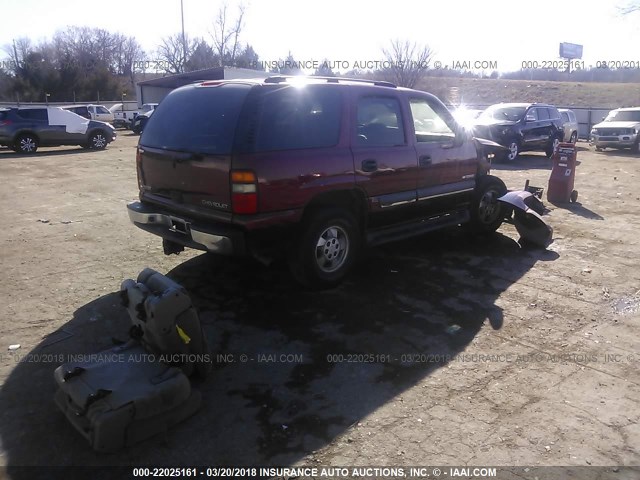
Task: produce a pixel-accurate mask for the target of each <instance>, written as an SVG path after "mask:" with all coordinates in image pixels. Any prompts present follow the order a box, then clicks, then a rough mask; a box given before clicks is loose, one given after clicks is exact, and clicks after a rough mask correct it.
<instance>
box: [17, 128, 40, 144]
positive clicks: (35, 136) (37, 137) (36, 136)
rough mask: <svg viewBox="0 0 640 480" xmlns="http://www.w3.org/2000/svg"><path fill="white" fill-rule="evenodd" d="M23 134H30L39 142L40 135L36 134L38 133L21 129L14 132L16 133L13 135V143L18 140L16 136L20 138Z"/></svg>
mask: <svg viewBox="0 0 640 480" xmlns="http://www.w3.org/2000/svg"><path fill="white" fill-rule="evenodd" d="M23 135H31V136H32V137H33V138H35V139H36V141H37V142H38V143H40V137H39V136H38V134H36V133H35V132H32V131H31V130H22V131H21V132H18V133H16V135H15V136H14V137H13V143H14V144H15V143H16V142H17V141H18V138H20V137H21V136H23Z"/></svg>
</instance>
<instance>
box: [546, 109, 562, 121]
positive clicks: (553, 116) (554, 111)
mask: <svg viewBox="0 0 640 480" xmlns="http://www.w3.org/2000/svg"><path fill="white" fill-rule="evenodd" d="M547 110H548V111H549V118H550V119H552V120H555V119H557V118H560V112H559V111H558V109H557V108H553V107H551V108H547Z"/></svg>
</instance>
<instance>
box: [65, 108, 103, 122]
mask: <svg viewBox="0 0 640 480" xmlns="http://www.w3.org/2000/svg"><path fill="white" fill-rule="evenodd" d="M62 108H64V109H65V110H69V111H70V112H73V113H75V114H76V115H80V116H81V117H84V118H86V119H87V120H98V121H100V122H107V123H111V122H113V112H112V111H111V110H108V109H107V108H106V107H104V106H102V105H69V106H68V107H62Z"/></svg>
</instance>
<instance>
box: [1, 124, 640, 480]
mask: <svg viewBox="0 0 640 480" xmlns="http://www.w3.org/2000/svg"><path fill="white" fill-rule="evenodd" d="M137 139H138V137H135V136H132V135H130V134H129V133H122V132H121V133H120V136H119V137H118V139H117V140H116V141H115V142H114V143H113V144H111V145H110V146H109V147H108V148H107V150H105V151H96V152H93V151H85V150H82V149H80V148H67V147H60V148H49V149H46V148H43V149H41V150H40V151H39V152H38V153H37V154H35V155H33V156H30V157H24V156H18V155H16V154H14V153H13V152H10V151H9V150H7V149H0V175H1V177H2V184H1V187H0V199H1V202H2V205H4V208H3V209H2V213H0V222H1V223H2V224H3V225H4V227H3V228H2V236H1V239H2V249H1V250H0V258H1V261H2V266H3V279H2V283H1V285H0V296H1V297H2V298H4V301H3V302H2V304H1V306H0V309H1V315H0V321H1V322H2V323H1V325H0V329H1V331H2V337H1V338H2V341H1V344H0V375H1V379H2V384H3V385H2V394H1V395H0V415H2V421H1V423H0V438H1V445H2V453H1V457H0V463H1V464H2V465H4V466H8V467H12V466H21V465H147V466H150V465H238V466H240V465H281V466H285V465H296V464H297V465H340V466H350V465H380V466H383V465H391V466H393V465H407V466H408V465H533V466H537V465H543V466H549V465H551V466H554V465H576V466H583V465H638V464H640V448H639V446H640V426H639V425H638V419H639V418H640V408H639V406H640V405H639V399H640V388H639V386H640V373H639V371H640V370H639V369H638V366H639V365H640V340H639V338H640V336H639V334H640V311H639V307H640V268H638V258H639V254H640V244H639V239H640V216H639V215H638V211H639V207H640V193H639V190H638V182H639V180H640V157H639V156H637V155H635V156H634V155H633V154H631V153H628V152H624V153H620V152H615V151H605V152H602V153H596V152H594V151H593V150H591V149H589V147H588V146H587V145H586V144H584V143H580V144H579V147H580V148H579V153H578V159H579V161H580V165H579V166H578V174H577V177H576V188H577V190H578V191H579V198H578V203H577V204H572V205H570V206H566V205H564V206H554V205H549V204H547V206H548V207H549V208H550V209H551V212H550V214H549V215H548V216H547V220H548V222H549V223H550V224H551V225H552V226H553V227H554V230H555V242H554V243H553V244H552V245H551V247H550V248H549V249H548V250H546V251H544V250H525V249H520V248H519V245H518V244H517V243H516V241H515V240H517V238H518V235H517V233H516V232H515V229H514V228H513V227H512V226H510V225H505V226H503V227H502V228H501V229H500V230H499V232H498V233H497V234H495V235H494V236H491V237H489V238H487V239H485V240H483V241H478V240H477V239H476V240H474V239H472V238H468V237H466V236H465V235H464V233H463V232H461V231H460V230H461V229H452V230H448V231H445V232H438V233H435V234H432V235H428V236H425V237H420V238H417V239H412V240H410V241H405V242H401V243H395V244H390V245H386V246H384V247H381V248H375V249H371V250H369V251H368V252H367V253H366V256H365V257H364V259H363V260H362V261H361V262H360V264H359V266H358V267H357V269H356V271H355V273H354V274H353V275H352V276H350V277H349V279H348V281H346V282H345V283H344V284H343V285H342V286H340V287H339V288H337V289H335V290H331V291H327V292H321V293H309V292H304V291H301V290H300V289H299V288H298V287H297V286H296V285H295V284H294V283H293V282H292V280H291V279H290V278H289V275H288V272H287V271H286V269H285V268H284V267H283V266H279V265H276V266H273V267H271V268H266V267H263V266H261V265H258V264H256V263H254V262H251V261H247V260H245V261H237V260H233V261H232V260H228V259H224V258H215V257H212V256H209V255H206V254H202V253H201V252H195V251H189V252H185V253H184V254H181V255H179V256H172V257H167V256H164V255H163V254H162V249H161V242H160V240H159V239H158V238H156V237H154V236H151V235H149V234H146V233H145V232H142V231H140V230H138V229H137V228H135V227H134V226H133V225H131V224H130V223H129V220H128V217H127V214H126V211H125V205H126V204H127V202H129V201H132V200H134V199H135V198H136V196H137V184H136V178H135V164H134V163H135V162H134V157H135V153H134V152H135V144H136V142H137ZM549 165H550V163H549V161H548V160H547V159H546V158H545V157H544V156H543V155H542V154H531V155H524V156H522V157H521V158H520V159H519V160H518V161H516V162H515V163H514V164H510V165H498V166H496V168H495V170H494V174H496V175H498V176H500V177H501V178H502V179H503V180H504V181H505V183H506V184H507V186H508V187H509V188H511V189H519V188H522V186H523V185H524V182H525V180H526V179H530V181H531V184H532V185H537V186H544V187H545V189H546V186H547V181H548V176H549ZM145 267H151V268H154V269H157V270H159V271H160V272H162V273H166V274H168V275H169V276H170V277H171V278H173V279H175V280H177V281H178V282H181V283H182V284H183V285H184V286H185V287H186V288H187V289H188V290H189V292H190V294H191V295H192V299H193V301H194V303H195V304H196V306H197V307H198V309H199V312H200V314H201V320H202V322H203V324H204V325H205V330H206V333H207V335H208V338H209V341H210V344H211V346H212V347H213V351H214V354H220V355H221V357H216V358H218V361H217V362H216V364H215V365H214V370H213V373H212V375H211V376H210V377H209V378H208V379H207V380H206V381H205V382H202V383H199V384H197V385H196V388H199V389H200V390H201V391H202V394H203V399H204V401H203V408H202V409H201V410H200V412H199V413H198V414H197V415H196V416H194V417H192V418H191V419H189V420H188V421H186V422H185V423H183V424H181V425H179V426H177V427H176V428H174V429H172V430H171V431H170V432H169V433H168V435H167V436H166V437H164V438H154V439H151V440H149V441H146V442H144V443H142V444H139V445H137V446H135V447H134V448H131V449H129V450H127V451H124V452H120V453H118V454H110V455H100V454H96V453H94V452H93V451H92V450H91V449H90V448H89V446H88V445H87V444H86V442H85V440H84V439H83V438H82V437H81V436H80V435H79V434H78V433H76V432H75V431H74V430H73V428H72V427H71V425H70V424H68V422H67V421H66V420H65V418H63V416H62V414H61V413H60V412H59V411H58V410H57V408H56V407H55V405H54V403H53V400H52V397H53V394H54V390H55V389H54V381H53V376H52V373H53V370H54V369H55V367H57V366H58V364H59V363H60V362H58V361H57V359H58V358H60V356H61V355H62V356H64V355H67V354H75V353H94V352H98V351H100V350H101V349H104V348H108V347H109V346H111V344H112V338H114V337H115V338H121V339H122V338H126V335H127V331H128V327H127V322H128V318H127V316H126V313H125V312H124V310H123V309H122V308H121V307H120V306H119V303H118V299H117V295H116V292H117V291H118V289H119V285H120V282H121V281H122V280H124V279H125V278H135V277H136V276H137V274H138V272H139V271H140V270H142V269H143V268H145ZM11 344H20V345H21V347H20V348H19V349H18V350H16V351H12V352H10V351H9V350H8V347H9V345H11ZM230 355H233V359H234V360H235V361H233V362H231V361H226V362H225V361H223V357H222V356H224V358H225V359H227V360H230V359H231V357H230ZM241 355H246V361H245V362H243V361H241V360H240V359H241V358H242V359H244V358H245V357H241ZM20 359H21V361H20V362H18V360H20ZM20 472H21V471H20V470H16V471H13V470H11V469H9V474H10V476H11V477H12V478H23V477H24V478H27V476H26V475H21V474H20Z"/></svg>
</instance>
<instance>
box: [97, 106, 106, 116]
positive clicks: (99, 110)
mask: <svg viewBox="0 0 640 480" xmlns="http://www.w3.org/2000/svg"><path fill="white" fill-rule="evenodd" d="M95 108H96V112H98V113H100V114H105V113H107V114H108V113H109V110H107V109H106V108H104V107H95Z"/></svg>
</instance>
